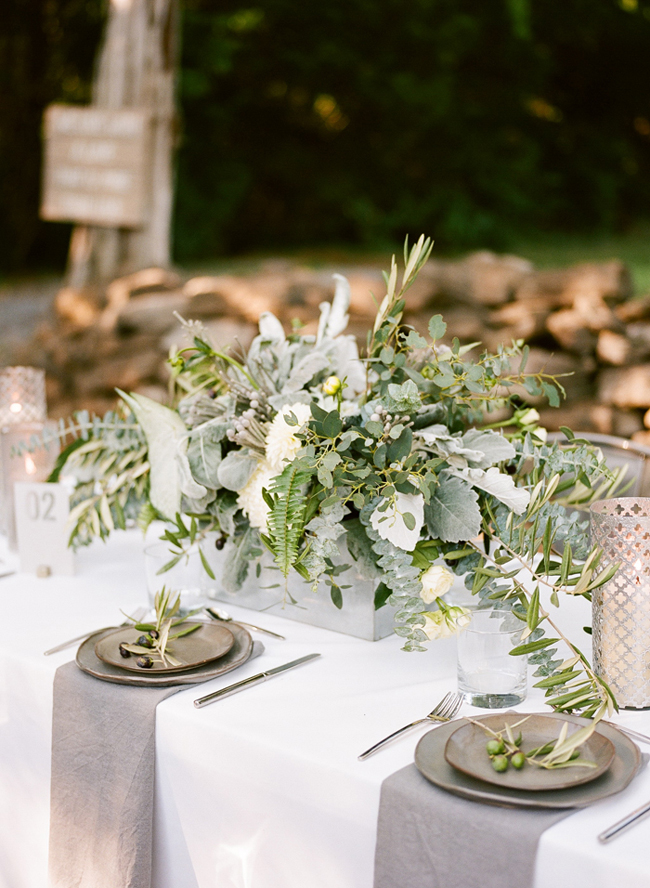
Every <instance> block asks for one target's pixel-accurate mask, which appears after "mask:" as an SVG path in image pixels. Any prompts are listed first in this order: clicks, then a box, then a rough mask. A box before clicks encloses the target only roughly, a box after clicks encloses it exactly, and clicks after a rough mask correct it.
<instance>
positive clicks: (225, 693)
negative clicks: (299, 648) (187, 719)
mask: <svg viewBox="0 0 650 888" xmlns="http://www.w3.org/2000/svg"><path fill="white" fill-rule="evenodd" d="M317 657H320V654H307V656H306V657H299V658H298V659H297V660H292V661H291V662H290V663H283V665H282V666H276V667H275V668H274V669H268V670H267V671H266V672H258V673H257V675H251V677H250V678H245V679H244V680H243V681H238V682H236V683H235V684H231V685H228V687H227V688H221V690H220V691H215V692H214V693H212V694H206V696H205V697H199V698H198V700H195V701H194V705H195V706H196V708H197V709H201V708H202V707H203V706H207V705H208V704H209V703H214V702H215V700H223V698H224V697H230V695H231V694H238V693H239V692H240V691H244V690H245V689H246V688H252V687H253V686H254V685H256V684H261V683H262V682H263V681H266V680H267V679H268V678H272V677H273V676H274V675H280V673H282V672H286V671H287V669H293V668H294V667H295V666H302V664H303V663H309V661H310V660H315V659H316V658H317Z"/></svg>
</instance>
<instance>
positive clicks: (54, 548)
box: [15, 481, 74, 576]
mask: <svg viewBox="0 0 650 888" xmlns="http://www.w3.org/2000/svg"><path fill="white" fill-rule="evenodd" d="M15 507H16V535H17V537H18V557H19V559H20V569H21V570H22V571H24V572H25V573H32V574H36V575H37V576H49V575H50V574H63V575H67V576H70V575H72V574H73V573H74V556H73V552H72V549H69V548H68V538H69V536H70V528H69V527H68V515H69V514H70V491H69V489H68V488H67V487H65V486H64V485H63V484H48V483H46V482H42V483H36V482H24V481H18V482H16V484H15Z"/></svg>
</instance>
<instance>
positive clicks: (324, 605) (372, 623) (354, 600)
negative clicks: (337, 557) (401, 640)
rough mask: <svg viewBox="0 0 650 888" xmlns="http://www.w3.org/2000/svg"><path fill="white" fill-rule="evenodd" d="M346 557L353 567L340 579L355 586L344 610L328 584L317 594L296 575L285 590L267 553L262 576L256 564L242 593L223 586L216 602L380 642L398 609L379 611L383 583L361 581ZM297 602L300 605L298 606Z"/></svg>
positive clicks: (345, 592)
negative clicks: (377, 597)
mask: <svg viewBox="0 0 650 888" xmlns="http://www.w3.org/2000/svg"><path fill="white" fill-rule="evenodd" d="M225 551H226V550H224V553H225ZM342 558H344V563H346V564H350V565H351V567H350V569H349V570H347V571H345V572H344V573H342V574H340V575H339V576H338V577H337V581H338V582H339V583H340V584H341V586H348V585H349V586H350V588H349V589H343V590H342V591H343V607H342V608H341V609H340V610H339V608H337V607H336V606H335V604H334V603H333V601H332V599H331V596H330V587H329V586H327V585H326V584H325V582H324V581H323V580H321V582H320V584H319V586H318V589H317V591H316V592H312V589H311V584H310V583H308V582H305V581H304V580H303V579H302V577H300V576H299V575H298V574H297V573H295V572H292V573H291V574H290V576H289V580H288V584H287V587H286V588H285V580H284V577H283V575H282V574H281V573H280V571H279V569H278V568H277V567H276V566H275V564H274V563H273V559H272V557H271V555H270V554H269V553H267V552H265V553H264V554H263V555H262V557H261V558H260V562H259V563H260V566H261V569H260V571H259V576H257V565H256V564H251V566H250V569H249V572H248V577H247V579H246V581H245V583H244V585H243V587H242V588H241V589H240V590H239V591H238V592H235V593H229V592H225V591H224V590H223V588H222V586H221V584H220V583H219V584H218V588H217V589H215V590H214V591H213V592H211V593H210V597H214V598H215V599H216V600H217V601H223V602H224V604H239V605H241V606H242V607H249V608H251V609H252V610H257V611H265V612H266V613H269V614H276V615H277V616H279V617H285V618H286V619H288V620H297V621H298V622H300V623H309V624H310V625H311V626H319V627H321V628H322V629H332V630H333V631H334V632H343V633H344V634H345V635H354V636H355V637H356V638H365V639H366V640H368V641H377V640H378V639H380V638H385V637H386V636H387V635H391V634H392V632H393V621H394V614H395V608H393V607H391V606H390V605H388V604H386V605H384V607H381V608H379V610H375V606H374V600H375V590H376V588H377V586H378V585H379V583H380V580H379V579H377V580H368V579H366V578H364V577H361V576H359V574H358V572H357V571H356V567H355V563H354V561H353V560H352V558H350V557H349V556H348V555H347V553H345V554H344V553H342ZM211 561H213V559H212V558H211ZM218 578H219V577H218V576H217V579H218ZM287 592H288V594H287ZM291 599H293V600H294V601H295V602H296V603H295V604H293V603H292V601H291Z"/></svg>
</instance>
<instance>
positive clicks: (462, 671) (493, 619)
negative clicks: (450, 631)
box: [458, 608, 528, 709]
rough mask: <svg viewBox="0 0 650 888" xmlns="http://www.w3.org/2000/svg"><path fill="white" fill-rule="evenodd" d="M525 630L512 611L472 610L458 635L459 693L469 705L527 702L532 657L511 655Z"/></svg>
mask: <svg viewBox="0 0 650 888" xmlns="http://www.w3.org/2000/svg"><path fill="white" fill-rule="evenodd" d="M524 628H525V624H524V623H522V622H521V620H518V619H517V617H515V616H514V614H512V613H510V611H504V610H496V609H495V608H489V609H486V610H474V611H472V613H471V619H470V621H469V623H468V624H467V626H466V627H465V628H464V629H463V630H461V632H459V634H458V690H459V691H460V693H461V694H463V696H464V698H465V700H466V701H467V703H470V704H471V705H472V706H478V707H480V708H482V709H502V708H505V707H508V706H516V705H517V704H518V703H521V702H522V700H525V699H526V689H527V678H528V676H527V670H528V657H526V656H522V657H511V656H510V651H511V650H512V649H513V648H514V647H516V646H517V645H518V644H519V643H520V639H521V633H522V631H523V629H524Z"/></svg>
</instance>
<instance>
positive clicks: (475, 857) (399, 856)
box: [374, 765, 573, 888]
mask: <svg viewBox="0 0 650 888" xmlns="http://www.w3.org/2000/svg"><path fill="white" fill-rule="evenodd" d="M572 813H573V811H572V810H568V811H567V810H562V811H542V810H529V809H527V808H501V807H497V806H495V805H486V804H483V803H482V802H474V801H471V800H469V799H463V798H460V797H459V796H455V795H453V794H452V793H450V792H446V791H445V790H443V789H439V788H438V787H437V786H434V785H433V784H432V783H429V781H428V780H427V779H426V778H425V777H423V776H422V774H420V772H419V771H418V769H417V768H416V767H415V765H408V767H406V768H402V770H401V771H397V772H396V773H395V774H391V776H390V777H388V778H387V779H386V780H384V782H383V784H382V787H381V799H380V802H379V822H378V825H377V849H376V852H375V882H374V888H415V886H418V888H531V886H532V884H533V877H534V872H535V855H536V853H537V844H538V842H539V839H540V836H541V835H542V833H543V832H544V830H546V829H548V828H549V827H550V826H552V825H553V824H554V823H556V822H557V821H558V820H561V819H562V818H563V817H567V816H568V815H569V814H572Z"/></svg>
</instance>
